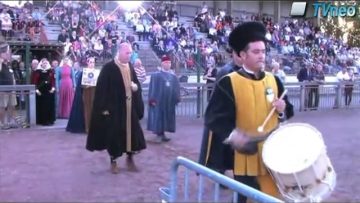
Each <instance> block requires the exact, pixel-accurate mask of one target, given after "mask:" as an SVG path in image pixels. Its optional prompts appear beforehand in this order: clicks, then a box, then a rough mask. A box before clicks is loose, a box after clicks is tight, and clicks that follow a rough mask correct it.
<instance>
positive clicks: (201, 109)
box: [143, 81, 360, 118]
mask: <svg viewBox="0 0 360 203" xmlns="http://www.w3.org/2000/svg"><path fill="white" fill-rule="evenodd" d="M284 85H285V88H287V89H288V93H287V95H288V99H289V101H290V103H291V104H293V105H294V110H295V111H307V110H330V109H336V108H360V81H357V82H348V83H345V82H342V83H333V82H332V83H323V84H317V83H310V82H301V83H285V84H284ZM350 87H351V88H352V90H351V92H350V93H349V88H350ZM212 89H213V85H206V84H203V83H181V102H180V103H179V104H178V105H177V107H176V115H177V116H187V117H196V118H201V117H203V115H204V113H205V110H206V107H207V103H208V93H207V92H208V90H212ZM148 90H149V89H148V84H144V85H143V98H144V102H145V106H146V109H145V110H147V107H148V105H147V100H148ZM350 95H351V103H350V105H346V103H345V96H350ZM317 98H318V99H317ZM146 116H147V114H145V117H146Z"/></svg>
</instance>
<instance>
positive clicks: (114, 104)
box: [86, 43, 146, 174]
mask: <svg viewBox="0 0 360 203" xmlns="http://www.w3.org/2000/svg"><path fill="white" fill-rule="evenodd" d="M131 53H132V48H131V45H130V44H129V43H121V44H120V45H119V50H118V53H117V56H116V57H115V58H114V60H112V61H110V62H109V63H107V64H105V65H104V67H103V68H102V70H101V72H100V75H99V77H98V81H97V85H96V90H95V98H94V103H93V110H92V114H91V121H90V129H89V135H88V138H87V143H86V149H88V150H89V151H94V150H99V151H100V150H105V149H106V150H107V152H108V154H109V155H110V163H111V164H110V169H111V172H112V173H114V174H116V173H119V168H118V166H117V163H116V158H118V157H120V156H122V154H123V153H126V154H127V165H128V169H129V170H130V171H136V170H137V168H136V166H135V164H134V161H133V154H134V153H136V152H139V151H140V150H143V149H145V148H146V143H145V138H144V134H143V130H142V128H141V126H140V122H139V121H140V120H141V119H142V118H143V115H144V103H143V99H142V94H141V85H140V83H139V81H138V79H137V77H136V73H135V71H134V69H133V67H132V66H131V64H130V63H129V62H130V56H131Z"/></svg>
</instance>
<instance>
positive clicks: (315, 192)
mask: <svg viewBox="0 0 360 203" xmlns="http://www.w3.org/2000/svg"><path fill="white" fill-rule="evenodd" d="M262 158H263V161H264V164H265V166H266V167H267V168H268V170H269V172H270V173H271V175H272V177H273V179H274V181H275V182H276V184H277V186H278V188H279V191H280V193H281V194H282V195H283V197H284V198H285V199H286V200H287V201H293V202H320V201H322V200H324V199H325V198H327V197H328V196H329V195H330V193H331V192H332V191H333V190H334V188H335V185H336V173H335V171H334V168H333V166H332V164H331V162H330V159H329V157H328V156H327V152H326V146H325V143H324V141H323V138H322V135H321V133H320V132H319V131H318V130H317V129H316V128H315V127H313V126H311V125H309V124H305V123H291V124H286V125H282V126H280V127H279V128H278V129H276V130H275V131H274V132H273V133H271V135H270V136H269V137H268V138H267V140H266V141H265V143H264V145H263V151H262Z"/></svg>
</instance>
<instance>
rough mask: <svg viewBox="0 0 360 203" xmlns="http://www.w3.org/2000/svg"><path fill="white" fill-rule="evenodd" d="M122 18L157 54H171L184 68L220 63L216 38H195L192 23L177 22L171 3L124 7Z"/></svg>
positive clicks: (196, 33)
mask: <svg viewBox="0 0 360 203" xmlns="http://www.w3.org/2000/svg"><path fill="white" fill-rule="evenodd" d="M124 21H125V22H126V23H127V24H128V26H129V27H132V28H133V29H134V31H135V32H136V33H137V34H138V36H139V41H142V40H148V41H150V42H151V46H152V48H153V50H154V52H155V53H156V54H157V55H158V57H161V56H162V55H164V54H167V55H171V56H172V58H173V60H176V61H178V62H179V63H180V64H179V65H180V66H184V67H185V68H189V69H191V68H195V67H196V65H197V66H200V67H203V68H205V67H207V66H208V65H211V66H219V65H222V64H223V63H224V61H223V57H221V56H220V54H219V45H218V42H217V41H215V40H213V41H210V40H205V39H203V38H199V36H198V31H197V30H196V28H195V27H193V26H192V25H191V24H190V25H185V23H180V19H179V16H178V13H177V11H176V9H175V7H174V6H173V5H172V4H169V3H165V2H158V3H152V4H151V6H149V7H148V8H146V10H145V9H143V8H140V9H136V10H133V11H126V12H125V13H124Z"/></svg>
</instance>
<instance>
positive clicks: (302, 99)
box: [299, 83, 306, 111]
mask: <svg viewBox="0 0 360 203" xmlns="http://www.w3.org/2000/svg"><path fill="white" fill-rule="evenodd" d="M305 92H306V87H305V84H304V83H301V84H300V105H299V106H300V109H299V110H300V111H304V109H305V106H304V105H305Z"/></svg>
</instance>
